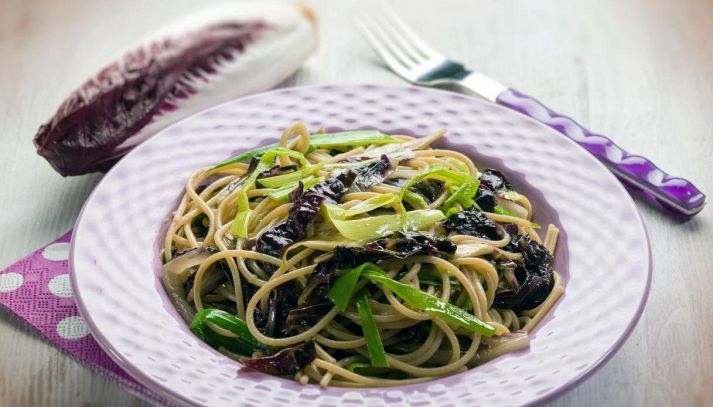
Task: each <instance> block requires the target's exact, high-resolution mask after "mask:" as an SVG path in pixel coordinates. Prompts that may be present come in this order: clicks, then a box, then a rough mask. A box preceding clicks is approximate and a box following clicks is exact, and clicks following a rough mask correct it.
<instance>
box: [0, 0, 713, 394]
mask: <svg viewBox="0 0 713 407" xmlns="http://www.w3.org/2000/svg"><path fill="white" fill-rule="evenodd" d="M194 3H195V2H191V1H188V0H182V1H162V2H147V1H139V0H131V1H103V2H99V1H91V2H90V1H87V0H75V1H72V2H63V1H59V0H56V1H47V0H44V1H34V2H25V1H22V0H2V1H0V10H1V11H0V173H1V174H3V181H2V184H3V187H2V188H1V189H0V208H2V210H1V211H0V226H1V227H2V228H1V229H0V230H2V232H1V233H0V268H4V267H5V266H7V265H9V264H11V263H12V262H13V261H15V260H16V259H18V258H20V257H21V256H23V255H24V254H26V253H28V252H30V251H32V250H34V249H35V248H37V247H38V246H40V245H42V244H43V243H45V242H48V241H50V240H51V239H53V238H55V237H56V236H58V235H59V234H60V233H62V232H64V231H66V230H67V229H69V228H70V227H71V226H72V224H73V222H74V220H75V218H76V216H77V214H78V212H79V210H80V208H81V206H82V203H83V202H84V200H85V199H86V197H87V195H88V194H89V192H90V191H91V190H92V188H93V187H94V186H95V184H96V183H97V181H98V180H99V179H100V176H99V175H89V176H83V177H74V178H62V177H60V176H59V175H57V174H56V173H55V172H54V171H53V170H52V169H51V168H50V166H49V165H48V164H47V163H46V162H45V161H44V160H43V159H41V158H40V157H38V156H37V155H35V152H34V148H33V146H32V136H33V135H34V133H35V132H36V130H37V127H38V126H39V125H40V124H41V123H42V122H43V121H45V120H46V119H47V118H48V117H49V116H50V115H51V114H52V113H53V112H54V110H55V109H56V108H57V106H58V104H59V103H60V101H61V100H62V99H63V98H64V97H65V96H66V95H67V94H68V93H69V92H70V91H71V90H72V89H73V88H74V87H76V86H77V85H78V84H79V83H81V82H82V81H83V80H84V79H85V78H87V77H88V76H89V75H90V74H92V73H94V71H95V70H96V69H97V68H98V67H99V66H100V65H102V64H103V63H105V62H106V61H107V60H108V58H110V57H111V56H112V55H115V54H116V52H117V51H119V50H121V49H123V48H124V47H126V46H128V45H129V44H131V43H132V42H133V41H134V40H135V39H136V38H137V37H138V36H140V35H141V34H142V33H143V32H145V31H146V30H147V29H150V28H151V27H153V26H155V25H156V24H158V23H160V22H162V21H165V20H169V19H171V18H173V17H176V16H179V15H181V14H183V13H184V12H185V11H186V10H190V9H192V8H194V7H196V4H194ZM310 3H313V4H314V6H315V8H316V9H317V11H318V13H319V15H320V17H321V21H322V44H321V48H320V49H319V52H318V53H317V54H316V55H315V56H314V57H313V58H311V59H310V60H309V61H308V62H307V64H306V65H305V67H304V69H302V70H301V71H300V72H298V73H297V74H296V75H294V76H293V77H292V78H291V79H289V80H288V81H287V82H286V83H285V84H284V85H285V86H291V85H301V84H323V83H365V82H370V83H382V84H383V83H392V84H398V83H401V82H400V81H399V80H398V79H397V78H395V77H394V76H393V75H391V74H390V73H389V72H387V71H386V70H384V69H383V68H382V67H381V66H380V65H379V64H378V63H377V62H376V60H375V57H374V55H373V54H372V52H371V50H370V49H369V48H367V46H366V44H365V43H364V42H363V41H362V40H361V39H360V38H359V37H358V35H357V33H356V30H355V29H354V27H353V25H352V21H351V19H352V17H353V15H354V14H355V12H357V11H360V10H363V9H368V8H369V7H371V6H368V5H364V4H363V3H362V2H361V1H349V2H345V1H342V2H335V1H331V2H330V1H327V0H322V1H312V2H310ZM394 7H395V8H396V9H397V10H398V12H399V13H400V14H401V15H402V16H403V17H404V19H406V20H407V21H408V22H409V23H411V24H412V25H413V26H415V27H418V31H420V32H421V33H422V35H423V36H424V37H426V38H428V40H429V42H431V43H432V44H433V45H435V46H437V47H438V48H439V49H441V50H442V51H444V52H445V53H447V54H449V55H453V56H456V57H458V58H459V59H461V60H462V61H463V62H465V63H467V65H469V66H471V67H473V68H476V69H478V70H480V71H482V72H483V73H486V74H490V75H492V76H494V77H496V78H498V79H500V80H501V81H503V82H505V83H507V84H511V85H513V86H516V87H519V88H521V89H523V90H525V91H527V92H528V93H530V94H532V95H536V96H537V97H538V98H540V99H542V100H543V101H545V102H546V103H548V104H549V105H550V106H551V107H552V108H554V109H555V110H558V111H561V112H564V113H568V114H570V115H572V116H573V117H575V118H577V119H578V120H579V121H581V122H582V123H583V124H585V125H587V126H588V127H590V128H591V129H593V130H597V131H599V132H602V133H604V134H609V135H612V136H614V138H615V139H616V141H617V142H619V143H620V144H621V145H622V146H623V147H625V148H627V149H630V150H631V151H635V152H639V153H641V154H644V155H646V156H647V157H649V158H651V159H652V160H653V161H655V162H656V163H658V164H659V165H660V166H661V167H662V168H665V169H666V170H668V171H670V172H671V173H673V174H681V175H684V176H686V177H688V178H690V179H691V180H693V181H694V182H696V183H697V185H698V186H699V187H700V188H701V189H702V190H704V191H707V192H709V193H713V177H712V176H711V170H713V165H712V164H711V163H712V162H713V160H712V157H713V115H712V114H711V106H713V3H712V2H710V1H708V0H682V1H677V2H673V1H668V0H628V1H616V0H609V1H597V2H593V1H587V0H581V1H566V0H559V1H558V0H539V1H527V0H519V1H499V2H493V1H486V0H481V1H465V0H463V1H443V2H434V1H427V0H422V1H399V2H395V3H394ZM639 210H640V211H641V213H642V215H643V217H644V220H645V222H646V225H647V227H648V230H649V233H650V236H651V241H652V246H653V258H654V265H655V270H654V278H653V285H652V289H651V294H650V297H649V301H648V305H647V307H646V310H645V312H644V315H643V317H642V319H641V321H640V322H639V324H638V326H637V327H636V329H635V330H634V333H633V334H632V336H631V338H629V340H628V341H627V342H626V344H625V345H624V347H623V348H622V349H621V350H620V351H619V353H618V354H617V355H616V356H614V357H613V358H612V359H611V360H610V361H609V363H607V364H606V366H604V367H603V368H602V369H601V370H600V371H598V372H597V373H596V374H594V375H593V376H592V377H591V378H589V379H588V380H587V381H585V382H584V383H582V384H581V385H580V386H578V387H577V388H575V389H574V390H572V391H570V392H569V393H567V394H566V395H565V396H563V397H561V398H560V399H558V400H556V401H555V402H553V403H552V404H553V405H562V406H564V405H578V406H599V405H613V406H620V405H631V406H636V405H674V404H675V405H680V406H688V405H701V406H702V405H713V386H711V382H713V295H711V290H713V273H711V265H713V249H712V248H713V233H711V230H712V223H713V208H708V209H706V210H704V211H703V213H701V214H700V215H698V216H697V217H696V218H694V219H692V220H689V221H687V222H683V221H680V220H674V219H671V218H669V217H666V216H664V215H662V214H661V213H660V212H658V211H657V210H655V209H654V208H653V207H651V206H649V205H646V204H644V203H640V204H639ZM611 272H612V273H616V270H612V271H611ZM611 295H616V293H612V294H611ZM582 346H586V344H582ZM0 400H1V402H0V404H2V405H7V406H21V405H31V406H44V405H95V404H112V405H113V404H117V405H119V404H120V405H143V404H144V403H143V402H142V401H140V400H138V399H136V398H134V397H133V396H131V395H129V394H127V393H125V392H124V391H123V390H121V389H120V388H119V387H117V386H116V385H114V384H112V383H111V382H109V381H108V380H106V379H105V378H103V377H100V376H98V375H97V374H95V373H93V372H91V371H90V370H88V369H87V368H85V367H83V366H81V365H79V364H78V363H76V362H74V361H73V360H71V359H69V358H68V357H67V356H65V355H64V354H62V353H60V352H59V351H58V350H57V349H56V348H54V347H52V346H51V345H48V344H47V343H46V342H44V341H42V340H41V339H39V338H38V337H36V336H35V335H34V334H33V333H31V332H30V331H29V330H28V329H26V328H25V327H23V325H22V324H20V323H18V322H16V321H15V320H13V319H12V318H11V317H10V316H9V315H8V314H5V313H0Z"/></svg>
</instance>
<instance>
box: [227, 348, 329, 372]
mask: <svg viewBox="0 0 713 407" xmlns="http://www.w3.org/2000/svg"><path fill="white" fill-rule="evenodd" d="M316 357H317V351H316V350H315V347H314V343H313V342H312V341H310V342H306V343H303V344H300V345H295V346H291V347H289V348H285V349H282V350H281V351H279V352H277V353H275V354H274V355H269V356H263V357H259V358H240V359H239V360H240V362H242V363H243V364H244V365H245V366H247V367H249V368H252V369H255V370H259V371H261V372H264V373H268V374H272V375H278V376H287V375H293V374H295V373H297V372H299V371H300V370H302V369H304V368H305V367H307V365H309V364H310V363H312V361H313V360H314V359H315V358H316Z"/></svg>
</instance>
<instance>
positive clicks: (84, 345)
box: [0, 230, 167, 405]
mask: <svg viewBox="0 0 713 407" xmlns="http://www.w3.org/2000/svg"><path fill="white" fill-rule="evenodd" d="M71 238H72V231H71V230H70V231H69V232H67V233H65V234H64V235H62V236H60V237H59V238H58V239H56V240H55V241H53V242H52V243H50V244H48V245H46V246H43V247H41V248H40V249H38V250H36V251H35V252H34V253H31V254H29V255H28V256H26V257H24V258H23V259H21V260H19V261H17V262H16V263H14V264H12V265H11V266H9V267H8V268H6V269H5V270H3V271H1V272H0V306H2V307H4V308H5V309H7V310H8V311H10V312H11V313H12V314H14V315H15V316H17V317H18V318H20V319H21V320H22V321H24V322H25V323H27V324H28V325H29V326H30V327H32V328H34V330H35V331H36V332H38V333H39V334H40V335H42V336H43V337H44V338H45V339H47V340H48V341H49V342H51V343H52V344H53V345H55V346H57V347H58V348H59V349H61V350H62V351H64V352H66V353H67V354H69V355H70V356H72V357H74V358H76V359H77V360H79V361H80V362H82V363H83V364H85V365H86V366H88V367H90V368H92V369H93V370H95V371H97V372H99V373H100V374H103V375H105V376H108V377H111V378H112V379H114V380H115V381H116V382H118V383H119V384H120V385H121V386H122V387H123V388H124V389H126V390H127V391H129V392H130V393H132V394H134V395H136V396H139V397H141V398H143V399H145V400H147V401H150V402H152V403H154V404H162V405H165V404H167V403H166V402H165V401H164V400H163V399H161V398H160V397H159V396H157V395H156V394H154V393H153V392H152V391H150V390H148V389H147V388H146V387H144V386H143V385H141V384H140V383H138V382H137V381H136V380H134V379H133V378H132V377H131V376H129V375H128V374H127V373H126V372H124V371H123V370H122V369H121V368H120V367H119V366H118V365H117V364H116V363H114V361H112V360H111V358H110V357H109V356H108V355H107V354H106V353H104V351H103V350H102V349H101V348H100V347H99V345H98V344H97V342H96V341H95V340H94V338H93V337H92V336H91V334H90V333H89V329H88V328H87V325H86V324H85V322H84V319H83V318H82V317H81V316H80V315H79V311H78V310H77V306H76V305H75V303H74V297H73V295H72V287H71V284H70V281H69V264H68V257H69V242H70V240H71Z"/></svg>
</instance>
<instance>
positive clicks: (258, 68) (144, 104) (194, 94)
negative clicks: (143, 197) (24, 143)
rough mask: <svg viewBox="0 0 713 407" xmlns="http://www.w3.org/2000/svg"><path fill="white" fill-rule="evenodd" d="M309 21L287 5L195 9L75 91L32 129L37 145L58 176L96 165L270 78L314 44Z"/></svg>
mask: <svg viewBox="0 0 713 407" xmlns="http://www.w3.org/2000/svg"><path fill="white" fill-rule="evenodd" d="M314 25H315V21H314V15H313V13H312V12H311V10H310V9H308V8H307V7H305V6H295V5H294V4H283V3H277V2H259V4H245V3H240V4H225V5H214V6H210V7H206V8H204V9H203V10H198V11H197V12H194V13H193V14H191V15H190V16H187V17H186V18H184V19H183V20H180V21H177V22H175V23H174V24H171V25H168V26H166V27H164V28H163V29H162V30H160V31H159V32H158V33H157V34H154V35H153V36H151V37H149V40H147V41H144V42H142V43H140V44H139V45H137V46H136V47H135V48H133V49H131V50H130V51H128V52H127V53H125V54H124V56H123V57H121V58H120V59H118V60H115V61H113V62H112V63H111V64H109V65H107V66H105V67H104V68H103V69H102V70H100V71H99V72H98V73H97V74H96V75H95V76H94V77H92V78H91V79H89V80H88V81H87V82H85V83H84V84H83V85H82V86H81V87H79V88H78V89H77V90H75V91H74V92H73V93H72V94H71V95H70V96H69V97H68V98H67V99H65V100H64V102H63V103H62V104H61V105H60V107H59V108H58V109H57V111H56V112H55V114H54V115H53V117H52V118H51V119H50V120H49V121H47V122H46V123H45V124H44V125H42V126H41V127H40V129H39V130H38V132H37V135H36V136H35V138H34V143H35V146H36V148H37V152H38V154H40V155H41V156H43V157H45V158H46V159H47V160H48V161H49V162H50V164H51V165H52V167H54V168H55V170H57V171H58V172H59V173H60V174H62V175H63V176H68V175H80V174H85V173H88V172H94V171H104V170H106V169H108V168H109V167H111V165H113V164H114V162H116V161H117V160H118V159H119V158H120V157H121V156H122V155H123V154H125V153H126V152H128V151H129V150H130V149H132V148H133V147H134V146H136V145H137V144H138V143H140V142H142V141H144V140H146V139H147V138H149V137H151V136H153V135H154V134H155V133H156V132H157V131H159V130H161V129H163V128H165V127H167V126H168V125H170V124H172V123H174V122H176V121H178V120H180V119H182V118H184V117H187V116H189V115H191V114H193V113H195V112H198V111H200V110H203V109H205V108H207V107H210V106H213V105H216V104H219V103H221V102H224V101H228V100H231V99H234V98H236V97H238V96H243V95H246V94H249V93H253V92H256V91H259V90H264V89H268V88H270V87H272V86H274V85H276V84H278V83H279V82H280V81H282V80H283V79H284V78H286V77H287V76H288V75H289V74H291V73H292V72H293V71H294V70H296V69H297V68H298V67H299V66H300V65H302V62H303V61H304V60H305V59H306V58H307V56H309V54H310V53H311V52H312V51H313V50H314V49H315V47H316V43H317V41H316V30H315V29H314ZM268 32H269V35H268V34H267V33H268ZM275 58H279V59H280V62H279V63H275ZM268 66H269V69H265V68H266V67H268Z"/></svg>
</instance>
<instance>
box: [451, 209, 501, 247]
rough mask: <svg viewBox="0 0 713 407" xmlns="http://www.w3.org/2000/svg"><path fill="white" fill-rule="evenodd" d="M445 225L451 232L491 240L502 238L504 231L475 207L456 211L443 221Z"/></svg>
mask: <svg viewBox="0 0 713 407" xmlns="http://www.w3.org/2000/svg"><path fill="white" fill-rule="evenodd" d="M443 227H444V228H446V230H448V231H449V232H456V233H458V234H461V235H469V236H475V237H479V238H483V239H490V240H499V239H501V238H502V235H501V233H503V231H502V227H499V226H498V225H497V224H496V223H495V222H493V221H492V220H490V218H488V217H487V216H486V215H485V214H484V213H482V212H479V211H478V210H476V209H475V208H469V209H466V210H463V211H460V212H456V213H454V214H453V215H451V216H450V217H448V219H446V220H445V221H444V222H443Z"/></svg>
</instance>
